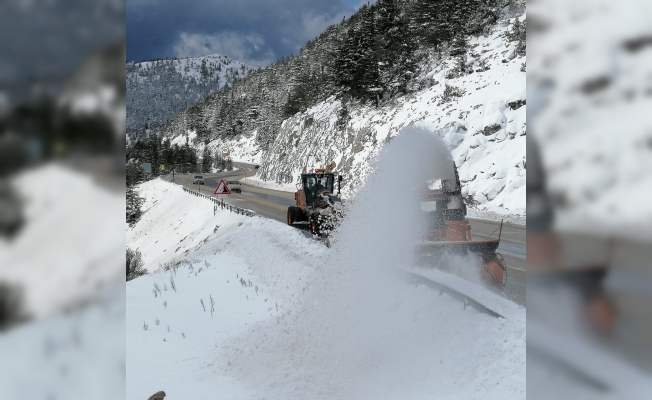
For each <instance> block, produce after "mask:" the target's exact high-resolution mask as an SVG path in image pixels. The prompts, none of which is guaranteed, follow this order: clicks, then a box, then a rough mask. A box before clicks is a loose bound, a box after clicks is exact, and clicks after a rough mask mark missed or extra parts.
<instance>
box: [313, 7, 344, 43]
mask: <svg viewBox="0 0 652 400" xmlns="http://www.w3.org/2000/svg"><path fill="white" fill-rule="evenodd" d="M350 15H351V12H350V11H348V10H345V11H342V12H339V13H337V14H335V15H328V14H324V13H320V14H315V13H312V12H307V13H303V14H302V15H301V30H302V34H303V39H304V40H312V39H314V38H316V37H317V36H319V35H320V34H321V33H322V32H323V31H324V30H325V29H326V28H327V27H329V26H331V25H333V24H338V23H340V22H341V21H342V19H343V18H344V17H345V16H346V17H349V16H350Z"/></svg>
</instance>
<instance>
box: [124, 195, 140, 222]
mask: <svg viewBox="0 0 652 400" xmlns="http://www.w3.org/2000/svg"><path fill="white" fill-rule="evenodd" d="M126 201H127V204H126V209H127V215H126V221H127V223H128V224H129V226H134V224H136V222H138V220H139V219H140V217H141V216H142V214H143V212H142V210H141V207H142V205H143V198H142V197H140V196H139V195H138V193H136V190H135V189H134V187H133V186H127V194H126Z"/></svg>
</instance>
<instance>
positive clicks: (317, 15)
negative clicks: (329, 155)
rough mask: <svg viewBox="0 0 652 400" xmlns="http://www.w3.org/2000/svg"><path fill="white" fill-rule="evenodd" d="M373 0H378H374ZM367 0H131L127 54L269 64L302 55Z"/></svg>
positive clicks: (135, 58) (137, 58) (133, 57)
mask: <svg viewBox="0 0 652 400" xmlns="http://www.w3.org/2000/svg"><path fill="white" fill-rule="evenodd" d="M372 2H373V1H372ZM363 3H366V1H361V0H327V1H325V0H237V1H234V0H212V1H211V0H175V1H173V2H172V1H165V0H129V1H127V59H128V60H130V61H143V60H150V59H154V58H165V57H190V56H192V57H194V56H202V55H206V54H212V53H220V54H223V55H225V56H228V57H231V58H234V59H238V60H241V61H244V62H246V63H248V64H251V65H257V66H260V65H266V64H270V63H272V62H274V61H276V60H277V59H278V58H279V57H284V56H289V55H292V54H296V53H297V52H298V50H299V49H300V48H301V46H302V45H303V44H304V43H305V42H306V41H307V40H309V39H313V38H314V37H316V36H317V35H318V34H319V33H321V32H322V31H323V30H324V29H325V28H326V27H327V26H329V25H331V24H333V23H336V22H340V21H341V20H342V18H343V17H344V16H347V17H348V16H350V15H351V14H352V13H353V12H355V10H356V9H357V8H358V7H359V6H360V5H361V4H363Z"/></svg>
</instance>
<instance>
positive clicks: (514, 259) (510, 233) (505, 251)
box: [164, 163, 526, 306]
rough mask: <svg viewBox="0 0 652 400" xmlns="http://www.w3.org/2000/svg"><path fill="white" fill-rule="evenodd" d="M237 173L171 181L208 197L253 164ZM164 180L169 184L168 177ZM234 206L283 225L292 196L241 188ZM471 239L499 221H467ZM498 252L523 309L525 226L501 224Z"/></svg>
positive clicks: (511, 293)
mask: <svg viewBox="0 0 652 400" xmlns="http://www.w3.org/2000/svg"><path fill="white" fill-rule="evenodd" d="M234 165H235V166H236V167H238V168H240V169H239V170H238V171H233V172H222V173H217V174H203V176H204V182H205V185H194V184H193V183H192V180H193V176H194V174H183V175H175V177H174V182H175V183H177V184H180V185H183V186H185V187H187V188H190V189H193V190H197V189H198V190H200V191H201V192H204V193H207V194H212V193H213V191H214V190H215V188H216V187H217V185H218V184H219V182H220V180H221V179H224V180H238V179H242V178H243V177H245V176H252V175H254V174H255V172H256V171H255V169H254V165H252V164H244V163H234ZM164 179H166V180H168V181H172V177H171V176H166V177H164ZM224 201H225V202H226V203H230V204H232V205H234V206H237V207H240V208H245V209H248V210H251V211H254V212H255V213H256V214H258V215H260V216H263V217H266V218H270V219H273V220H276V221H279V222H282V223H285V222H286V218H287V208H288V207H289V206H292V205H294V204H295V202H294V193H291V192H283V191H279V190H271V189H265V188H261V187H257V186H252V185H245V184H243V185H242V193H232V194H231V195H228V196H227V197H226V198H225V200H224ZM469 222H470V223H471V232H472V234H473V238H474V239H480V240H482V239H486V238H488V237H490V236H491V237H497V236H498V228H499V226H500V222H496V221H489V220H480V219H469ZM498 252H499V253H501V254H502V255H503V257H504V258H505V262H506V264H507V284H506V286H505V294H506V296H507V297H508V298H510V299H512V300H513V301H514V302H516V303H518V304H520V305H522V306H525V282H526V279H525V226H524V225H516V224H510V223H504V224H503V229H502V232H501V239H500V246H499V247H498Z"/></svg>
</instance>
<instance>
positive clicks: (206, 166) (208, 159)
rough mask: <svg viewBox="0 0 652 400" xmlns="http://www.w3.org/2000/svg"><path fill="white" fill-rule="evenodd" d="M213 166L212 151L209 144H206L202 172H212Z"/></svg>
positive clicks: (202, 159) (202, 158)
mask: <svg viewBox="0 0 652 400" xmlns="http://www.w3.org/2000/svg"><path fill="white" fill-rule="evenodd" d="M212 164H213V157H212V155H211V150H210V149H209V148H208V142H206V143H205V144H204V151H203V152H202V157H201V172H203V173H205V174H207V173H209V172H211V166H212Z"/></svg>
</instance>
